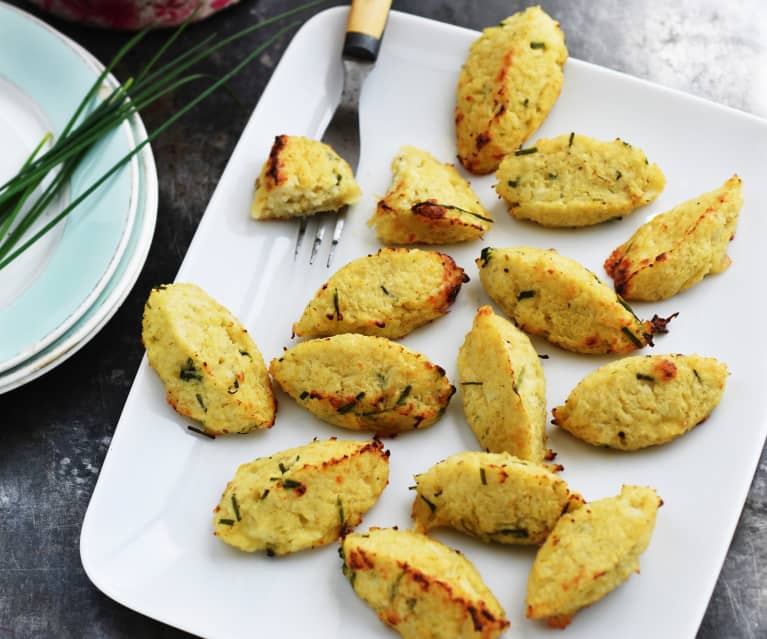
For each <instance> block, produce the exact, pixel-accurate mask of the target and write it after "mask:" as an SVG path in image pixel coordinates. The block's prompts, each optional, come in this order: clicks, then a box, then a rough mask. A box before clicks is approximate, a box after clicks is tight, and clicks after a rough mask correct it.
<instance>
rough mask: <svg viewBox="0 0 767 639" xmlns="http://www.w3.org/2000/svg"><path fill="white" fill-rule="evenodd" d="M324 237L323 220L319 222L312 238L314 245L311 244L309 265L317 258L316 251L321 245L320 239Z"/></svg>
mask: <svg viewBox="0 0 767 639" xmlns="http://www.w3.org/2000/svg"><path fill="white" fill-rule="evenodd" d="M324 237H325V220H320V221H319V226H318V227H317V234H316V235H315V236H314V244H312V254H311V256H310V257H309V264H310V265H311V264H314V258H315V257H317V251H318V250H319V249H320V244H322V238H324Z"/></svg>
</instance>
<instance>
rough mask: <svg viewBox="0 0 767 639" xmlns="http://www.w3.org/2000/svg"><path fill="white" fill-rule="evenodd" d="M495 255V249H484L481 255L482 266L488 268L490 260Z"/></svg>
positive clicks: (487, 247)
mask: <svg viewBox="0 0 767 639" xmlns="http://www.w3.org/2000/svg"><path fill="white" fill-rule="evenodd" d="M492 255H493V249H492V248H491V247H489V246H486V247H485V248H483V249H482V252H481V253H480V254H479V261H480V262H481V264H480V266H487V263H488V262H489V261H490V258H491V257H492Z"/></svg>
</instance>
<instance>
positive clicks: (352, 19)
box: [344, 0, 391, 60]
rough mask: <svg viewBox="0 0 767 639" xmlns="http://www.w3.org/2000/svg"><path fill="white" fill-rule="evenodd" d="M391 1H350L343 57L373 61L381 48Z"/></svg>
mask: <svg viewBox="0 0 767 639" xmlns="http://www.w3.org/2000/svg"><path fill="white" fill-rule="evenodd" d="M390 8H391V0H352V6H351V9H350V11H349V21H348V23H347V24H346V39H345V40H344V56H347V57H351V58H359V59H362V60H375V59H376V57H378V49H379V47H380V46H381V38H382V37H383V32H384V27H385V26H386V19H387V18H388V17H389V9H390Z"/></svg>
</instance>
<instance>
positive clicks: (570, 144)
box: [567, 131, 575, 149]
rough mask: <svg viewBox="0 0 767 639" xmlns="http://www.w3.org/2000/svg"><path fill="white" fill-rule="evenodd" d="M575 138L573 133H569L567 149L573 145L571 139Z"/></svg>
mask: <svg viewBox="0 0 767 639" xmlns="http://www.w3.org/2000/svg"><path fill="white" fill-rule="evenodd" d="M574 138H575V131H571V132H570V137H569V138H568V140H567V148H568V149H569V148H570V147H571V146H572V145H573V139H574Z"/></svg>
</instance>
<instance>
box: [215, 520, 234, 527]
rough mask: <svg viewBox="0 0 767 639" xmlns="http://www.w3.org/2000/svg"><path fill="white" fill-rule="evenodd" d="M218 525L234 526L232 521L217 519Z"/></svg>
mask: <svg viewBox="0 0 767 639" xmlns="http://www.w3.org/2000/svg"><path fill="white" fill-rule="evenodd" d="M218 523H219V524H221V525H222V526H234V519H219V520H218Z"/></svg>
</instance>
